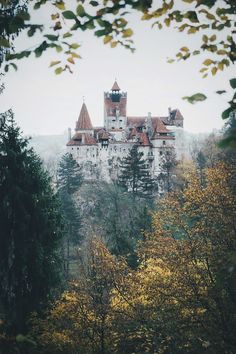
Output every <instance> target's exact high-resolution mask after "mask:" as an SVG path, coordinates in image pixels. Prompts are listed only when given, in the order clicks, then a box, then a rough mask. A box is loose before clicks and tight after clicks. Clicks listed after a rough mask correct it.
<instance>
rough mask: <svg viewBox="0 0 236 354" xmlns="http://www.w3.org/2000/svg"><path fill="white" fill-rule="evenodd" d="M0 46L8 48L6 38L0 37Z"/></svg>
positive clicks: (8, 44)
mask: <svg viewBox="0 0 236 354" xmlns="http://www.w3.org/2000/svg"><path fill="white" fill-rule="evenodd" d="M0 47H5V48H10V43H9V41H8V40H7V39H6V38H0Z"/></svg>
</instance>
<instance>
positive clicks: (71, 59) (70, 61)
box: [67, 57, 75, 64]
mask: <svg viewBox="0 0 236 354" xmlns="http://www.w3.org/2000/svg"><path fill="white" fill-rule="evenodd" d="M67 61H68V62H69V63H71V64H75V61H74V59H73V57H69V58H67Z"/></svg>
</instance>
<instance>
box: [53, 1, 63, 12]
mask: <svg viewBox="0 0 236 354" xmlns="http://www.w3.org/2000/svg"><path fill="white" fill-rule="evenodd" d="M54 5H55V6H56V7H57V8H58V9H59V10H65V3H64V1H59V2H56V3H55V4H54Z"/></svg>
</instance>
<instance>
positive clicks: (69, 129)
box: [68, 128, 71, 141]
mask: <svg viewBox="0 0 236 354" xmlns="http://www.w3.org/2000/svg"><path fill="white" fill-rule="evenodd" d="M70 140H71V128H68V141H70Z"/></svg>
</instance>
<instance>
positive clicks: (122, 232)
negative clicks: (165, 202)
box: [79, 182, 152, 267]
mask: <svg viewBox="0 0 236 354" xmlns="http://www.w3.org/2000/svg"><path fill="white" fill-rule="evenodd" d="M80 197H81V200H80V201H79V202H80V205H81V208H82V210H83V214H82V220H85V221H84V223H83V225H84V228H83V232H84V234H85V238H86V239H88V238H90V237H91V234H94V235H96V236H97V237H99V238H101V239H102V240H103V242H104V244H105V245H106V247H107V248H108V250H109V251H110V252H111V253H112V254H113V255H116V256H117V257H120V256H122V257H124V258H125V259H126V260H127V262H128V264H129V265H130V266H132V267H135V266H137V254H136V252H137V247H138V242H139V241H140V240H142V239H143V232H144V230H145V231H148V230H150V228H151V210H152V208H151V206H150V203H146V200H145V201H142V203H139V202H138V201H137V200H136V199H134V198H133V197H132V196H131V195H130V194H129V193H124V191H123V189H122V188H121V187H119V186H118V185H117V184H111V183H105V182H104V183H101V182H97V183H94V182H93V183H88V184H87V185H85V186H84V188H82V190H81V191H80Z"/></svg>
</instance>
